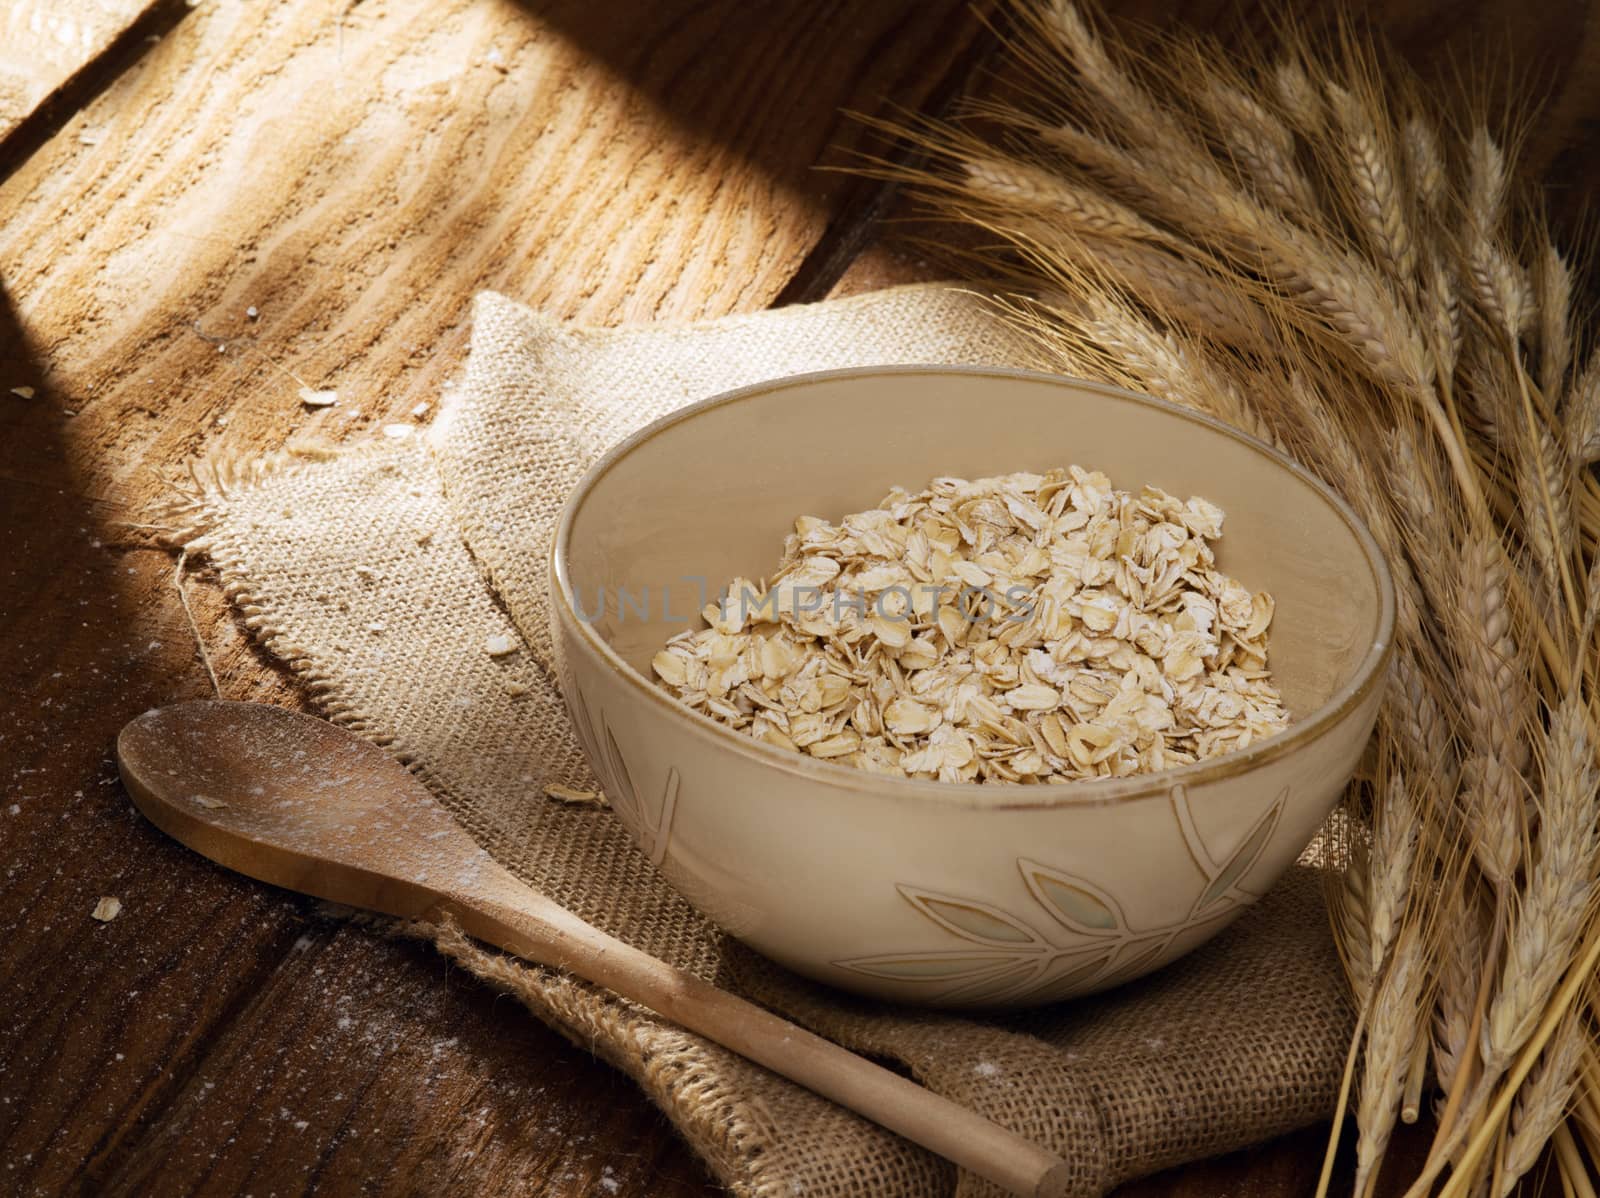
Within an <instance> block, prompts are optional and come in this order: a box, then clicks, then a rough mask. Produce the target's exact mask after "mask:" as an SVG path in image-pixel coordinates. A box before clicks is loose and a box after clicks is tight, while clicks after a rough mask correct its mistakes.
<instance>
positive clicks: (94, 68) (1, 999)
mask: <svg viewBox="0 0 1600 1198" xmlns="http://www.w3.org/2000/svg"><path fill="white" fill-rule="evenodd" d="M987 7H988V6H987V4H980V5H979V6H978V10H977V11H974V10H973V9H972V8H970V7H969V5H968V3H967V0H881V2H876V3H869V2H866V0H860V2H846V0H765V2H762V3H757V2H754V0H706V2H703V3H688V2H687V0H366V2H365V3H362V2H360V0H301V2H297V3H279V4H274V3H266V2H258V3H224V2H222V0H189V2H188V3H185V2H183V0H155V2H154V3H150V2H148V0H9V2H8V4H7V5H0V9H3V10H4V11H3V13H0V39H3V40H0V137H3V138H4V140H0V179H3V183H0V548H3V551H4V552H3V556H0V655H3V663H4V673H3V678H4V682H3V683H0V784H3V787H4V791H3V795H0V869H3V870H4V880H3V883H0V1194H12V1193H14V1194H18V1195H22V1194H55V1193H67V1192H83V1193H92V1194H96V1195H101V1194H105V1195H115V1194H134V1193H138V1194H160V1195H172V1194H186V1193H190V1192H206V1193H217V1194H230V1193H252V1194H257V1195H263V1194H278V1195H282V1194H291V1193H302V1192H309V1191H312V1190H319V1191H325V1192H328V1193H344V1192H357V1191H359V1192H362V1193H369V1192H373V1193H376V1192H386V1193H387V1192H427V1193H459V1194H468V1193H471V1194H479V1193H516V1194H528V1195H589V1194H594V1195H622V1196H624V1198H626V1196H630V1195H632V1196H642V1195H692V1194H706V1193H711V1192H714V1191H715V1187H714V1186H713V1185H712V1184H711V1183H710V1182H709V1181H708V1180H707V1178H706V1176H705V1174H704V1173H703V1172H702V1170H701V1168H700V1167H699V1165H698V1164H697V1163H696V1162H695V1160H694V1159H693V1158H691V1157H690V1156H689V1155H688V1153H687V1152H686V1150H685V1149H684V1148H683V1147H682V1146H681V1145H680V1144H679V1143H678V1142H677V1141H676V1139H675V1138H674V1137H673V1135H672V1133H671V1131H670V1129H669V1128H668V1127H667V1125H666V1124H665V1122H664V1121H663V1119H662V1118H661V1117H660V1116H659V1115H658V1114H657V1113H656V1112H655V1110H654V1109H653V1108H652V1107H651V1106H650V1105H649V1104H648V1103H646V1102H645V1101H644V1100H643V1099H642V1098H641V1097H640V1096H639V1095H638V1094H637V1093H636V1092H635V1090H634V1089H633V1088H632V1086H631V1085H630V1084H629V1083H627V1082H626V1081H625V1080H623V1079H622V1078H621V1077H620V1076H618V1075H616V1074H614V1073H612V1072H611V1071H610V1070H608V1069H607V1068H605V1067H604V1066H601V1065H599V1064H597V1063H596V1062H595V1061H593V1060H592V1059H590V1058H589V1057H588V1056H587V1055H586V1054H584V1053H583V1052H581V1051H579V1050H578V1049H575V1048H573V1047H571V1046H569V1045H568V1044H567V1043H566V1042H565V1041H563V1040H561V1039H559V1038H558V1037H557V1036H555V1035H554V1034H552V1033H551V1032H549V1031H547V1030H546V1029H545V1028H543V1027H542V1026H541V1025H539V1024H538V1023H536V1022H535V1021H534V1020H533V1019H531V1018H528V1017H526V1016H525V1015H524V1014H523V1013H522V1012H521V1011H520V1009H519V1008H516V1007H514V1006H512V1005H510V1004H509V1003H508V1002H505V1001H501V1000H500V999H498V998H497V997H496V995H494V994H493V993H491V992H490V991H488V990H487V989H485V988H484V987H482V986H481V985H479V984H477V983H476V982H475V981H474V980H473V979H471V978H468V977H465V976H462V975H460V974H459V973H452V972H451V971H450V970H448V969H447V968H446V967H445V966H444V965H443V964H442V963H441V962H440V960H439V959H438V958H437V957H435V956H434V955H432V954H431V953H430V952H429V951H427V950H425V949H421V948H418V947H415V946H412V945H407V944H399V943H393V942H390V941H387V940H384V939H381V938H379V937H377V936H375V935H373V934H371V933H370V932H368V931H366V930H363V929H362V928H360V927H358V926H352V925H351V924H349V923H347V922H345V921H342V920H340V919H339V918H337V917H334V916H331V915H329V914H326V913H324V912H321V911H319V910H318V908H317V907H316V906H315V905H314V904H312V903H310V902H306V901H302V900H300V899H298V898H296V897H294V896H291V895H287V894H282V893H278V892H276V891H272V890H268V889H267V888H265V887H262V886H258V885H255V884H252V883H250V882H247V881H244V880H242V879H240V878H237V877H234V876H232V875H230V874H227V873H225V872H223V871H221V870H219V869H216V868H213V867H212V866H210V865H209V864H208V863H206V862H205V861H203V860H201V859H199V858H197V857H195V856H193V855H191V854H190V853H188V852H187V851H186V850H184V849H181V848H179V847H177V846H176V845H174V844H172V843H170V842H168V841H167V840H165V839H164V838H163V837H162V836H161V835H159V834H158V833H156V832H155V831H154V830H153V829H151V828H150V827H149V826H147V825H146V824H144V823H143V822H142V821H141V820H140V819H139V817H138V816H136V815H135V814H134V813H133V811H132V810H131V809H130V807H129V805H128V802H127V799H126V797H125V796H124V794H123V792H122V789H121V786H120V785H119V783H118V781H117V778H116V773H115V769H114V767H113V764H112V762H111V759H110V757H109V754H108V750H109V747H110V745H111V742H112V739H113V736H114V735H115V732H116V730H117V728H118V727H119V726H120V725H121V724H122V723H123V722H124V721H125V720H127V719H128V718H129V717H131V716H132V715H134V714H136V713H137V712H139V711H141V710H143V709H145V708H146V707H149V706H152V705H155V704H159V703H165V702H170V701H173V700H177V699H184V698H193V697H197V696H202V695H206V694H208V693H210V687H209V684H208V683H207V681H206V678H205V675H204V673H203V672H202V670H201V667H200V664H199V660H198V657H197V654H196V651H195V639H194V636H193V635H192V634H191V631H190V628H189V625H188V623H187V621H186V619H185V616H184V612H183V609H182V607H181V605H180V603H179V592H178V590H177V589H176V588H175V586H174V573H173V560H172V558H171V557H170V556H169V555H167V554H166V553H164V552H162V551H161V550H160V549H159V548H158V547H157V545H156V531H155V530H153V529H151V528H149V527H148V523H149V519H148V511H149V507H150V503H151V500H152V499H153V498H155V497H157V496H160V495H161V494H163V493H164V491H165V490H166V489H167V487H168V486H169V485H170V480H171V479H172V478H173V477H174V476H175V474H176V472H177V471H178V469H179V468H180V467H182V465H183V464H184V463H185V462H187V461H189V460H190V459H192V458H195V457H196V456H198V455H203V454H206V453H209V452H212V451H215V450H222V449H228V450H241V449H244V450H267V449H271V448H275V447H277V446H280V445H282V444H283V443H284V442H285V441H286V440H288V439H289V438H292V437H294V436H296V435H299V434H315V435H334V436H340V437H344V436H355V435H359V434H361V433H363V432H365V431H367V430H369V429H372V428H373V427H374V426H376V425H379V424H382V423H384V422H388V421H393V420H414V419H417V418H418V416H419V415H422V416H425V415H426V413H427V412H428V411H429V410H431V407H432V405H433V404H434V403H435V402H436V401H437V399H438V396H439V394H440V390H441V388H442V387H443V386H444V385H445V383H446V382H447V380H448V379H449V378H450V377H451V376H452V374H453V373H454V372H455V371H457V370H458V369H459V367H460V365H461V362H462V357H463V352H464V345H465V327H464V322H465V318H466V313H467V302H468V298H469V296H470V295H471V294H472V292H474V291H475V290H477V289H479V288H482V287H492V288H497V289H500V290H503V291H505V292H508V293H510V294H512V295H514V296H517V297H518V298H521V299H524V300H527V301H529V302H531V303H533V304H536V305H538V306H540V307H541V308H543V309H545V310H547V311H550V312H553V313H557V314H560V315H562V316H567V317H575V318H582V319H585V320H589V321H596V322H614V321H623V320H648V319H652V318H664V317H693V316H700V315H707V314H716V313H724V312H731V311H740V310H750V309H756V308H761V307H763V306H767V305H772V304H779V303H785V302H790V301H796V300H806V299H813V298H817V297H821V296H824V295H828V294H831V293H837V292H842V291H849V290H859V289H862V288H866V287H871V286H875V285H878V284H880V283H881V282H883V281H885V280H889V279H902V278H909V277H917V276H919V275H921V274H923V273H925V271H926V267H925V266H923V265H922V264H919V263H917V262H914V261H907V260H905V259H904V258H902V257H898V256H896V255H895V254H893V253H892V252H890V251H888V250H885V249H884V248H883V245H882V240H883V239H882V236H881V235H882V232H883V223H884V217H885V215H886V214H887V213H889V212H890V210H891V207H892V197H891V196H890V194H889V193H888V192H887V191H886V190H885V189H884V188H882V187H880V186H878V185H876V184H872V183H868V182H865V181H863V180H861V179H857V178H853V177H849V176H846V175H843V174H838V173H827V172H822V171H819V170H817V169H815V168H816V167H818V166H819V165H838V164H840V163H842V162H844V161H846V159H847V157H848V154H849V152H850V151H851V150H853V149H860V148H863V147H864V146H868V143H867V141H866V140H865V138H864V134H863V130H862V127H861V126H860V125H859V124H858V123H856V122H854V121H852V120H851V119H849V118H847V117H845V116H842V115H841V114H840V113H841V109H853V110H858V111H861V112H866V113H876V114H882V113H886V112H888V111H890V110H891V109H892V108H895V107H899V108H903V109H913V110H923V111H937V110H939V109H940V108H941V107H942V106H943V105H945V104H946V103H947V102H948V100H949V99H950V97H951V96H952V95H954V94H955V93H956V92H957V91H958V90H959V89H960V88H962V87H964V86H967V85H968V84H969V83H970V82H971V81H972V80H974V79H975V78H976V77H977V72H978V71H979V68H980V64H982V63H983V62H984V60H985V59H986V57H987V56H988V54H989V52H990V49H991V36H990V34H989V33H988V32H987V31H986V28H985V24H984V22H983V20H982V19H981V18H982V16H983V13H984V11H985V10H986V9H987ZM1125 7H1126V8H1127V9H1128V11H1129V12H1130V13H1131V14H1132V15H1136V16H1143V17H1148V18H1152V19H1154V20H1156V21H1158V22H1159V21H1167V20H1170V19H1173V18H1174V11H1173V10H1174V8H1175V7H1176V8H1177V9H1179V10H1181V11H1180V12H1179V13H1178V14H1177V15H1178V16H1180V17H1181V18H1182V19H1185V20H1189V21H1191V22H1193V23H1196V24H1199V25H1206V26H1214V27H1222V28H1232V27H1234V26H1236V25H1238V24H1239V23H1250V22H1256V21H1260V20H1261V19H1262V18H1261V16H1260V13H1259V11H1258V10H1257V9H1256V8H1254V7H1253V5H1251V4H1249V3H1246V4H1243V5H1235V4H1233V3H1216V4H1192V5H1191V4H1185V5H1177V6H1174V5H1173V4H1171V3H1166V2H1164V0H1149V2H1148V3H1143V4H1136V5H1128V6H1125ZM1135 10H1136V11H1135ZM1373 11H1374V13H1375V15H1376V16H1377V18H1378V19H1379V21H1380V23H1381V24H1384V25H1386V26H1388V27H1389V28H1390V30H1391V31H1392V32H1393V33H1394V34H1395V36H1396V37H1397V38H1398V40H1399V42H1400V44H1401V45H1402V46H1403V47H1404V48H1406V49H1407V50H1408V51H1409V52H1411V53H1412V54H1413V56H1414V57H1415V58H1416V59H1417V60H1418V61H1419V62H1421V63H1423V64H1424V65H1427V64H1429V63H1437V62H1438V61H1439V60H1440V59H1439V56H1440V54H1441V53H1443V52H1444V51H1443V50H1442V49H1441V47H1440V45H1439V44H1437V43H1438V42H1439V40H1440V38H1439V34H1440V32H1441V31H1443V32H1444V33H1445V34H1447V35H1448V36H1447V37H1446V38H1445V39H1444V40H1445V41H1446V42H1448V43H1449V44H1450V45H1454V46H1457V47H1462V46H1466V45H1468V44H1471V43H1472V41H1473V39H1474V38H1476V37H1478V36H1479V35H1482V34H1483V33H1485V32H1486V31H1487V32H1488V33H1490V34H1493V35H1494V40H1496V41H1505V40H1509V41H1510V42H1511V43H1513V47H1514V49H1516V50H1519V51H1520V55H1521V61H1522V62H1523V64H1524V65H1525V66H1527V67H1530V68H1531V67H1533V66H1538V67H1540V68H1541V69H1542V70H1544V71H1546V75H1545V76H1544V77H1545V78H1547V79H1548V80H1549V81H1550V82H1549V87H1550V91H1551V94H1552V96H1553V109H1552V112H1553V114H1554V115H1553V116H1552V119H1551V120H1550V121H1549V122H1548V123H1546V124H1544V125H1542V126H1540V127H1539V129H1538V130H1537V131H1536V133H1535V138H1534V147H1533V149H1534V154H1535V157H1536V158H1537V159H1538V160H1539V161H1540V162H1541V163H1546V162H1549V161H1552V160H1556V161H1558V162H1560V163H1564V165H1563V166H1561V169H1560V175H1561V177H1562V178H1564V179H1566V180H1568V182H1569V184H1570V187H1569V191H1568V193H1567V195H1568V198H1567V199H1566V201H1565V202H1566V203H1567V204H1568V205H1569V207H1572V208H1573V209H1574V210H1576V207H1577V206H1578V205H1579V204H1580V203H1581V195H1582V190H1583V188H1582V184H1583V183H1584V182H1585V181H1586V180H1587V179H1588V178H1590V177H1592V175H1593V173H1594V170H1595V165H1596V164H1595V161H1594V156H1593V155H1589V154H1586V153H1584V150H1585V148H1586V146H1585V143H1584V142H1583V141H1582V140H1581V137H1580V135H1583V136H1588V135H1587V133H1586V130H1587V129H1590V128H1592V126H1589V125H1587V124H1586V122H1585V118H1588V117H1591V116H1592V115H1593V114H1594V113H1595V111H1596V109H1597V97H1596V90H1597V88H1600V73H1597V72H1595V71H1593V70H1590V69H1583V70H1579V69H1577V67H1579V66H1583V65H1585V64H1589V65H1592V63H1593V59H1594V56H1595V38H1596V34H1597V31H1596V18H1595V16H1594V14H1593V13H1592V12H1591V11H1590V10H1589V7H1588V6H1587V5H1586V4H1583V3H1576V2H1565V3H1552V4H1547V5H1544V6H1535V5H1528V4H1519V3H1515V2H1514V0H1504V2H1501V3H1461V2H1456V3H1452V2H1448V0H1394V2H1392V3H1383V4H1378V5H1376V7H1375V9H1374V10H1373ZM879 148H882V147H879ZM302 383H304V384H307V385H310V386H313V387H336V388H337V389H338V391H339V395H340V402H339V404H338V406H337V407H334V408H330V409H325V410H320V411H313V410H310V409H308V408H306V407H305V406H304V405H302V404H301V402H300V400H299V398H298V397H297V390H298V388H299V387H300V386H301V385H302ZM190 594H191V597H192V601H193V605H194V609H195V616H196V619H197V622H198V629H199V633H200V636H201V637H202V638H203V640H204V643H205V646H206V650H207V652H208V654H209V656H210V659H211V661H212V662H213V663H214V664H215V666H216V668H217V671H218V674H219V676H220V681H221V688H222V690H223V692H224V693H225V694H226V695H227V696H228V697H232V698H239V699H256V700H265V701H270V702H276V703H285V704H291V705H301V706H304V705H307V697H306V695H305V694H304V693H303V691H302V690H301V688H300V687H299V686H298V685H297V684H296V683H295V682H294V681H293V679H292V678H291V677H290V675H289V674H288V673H287V672H286V671H285V669H284V668H283V667H282V666H281V665H279V664H278V663H277V662H275V661H272V660H270V659H268V658H267V657H265V656H264V655H263V654H262V653H260V652H259V651H258V650H257V649H256V648H255V647H254V646H253V645H252V644H251V642H250V641H249V639H248V636H247V635H246V634H245V632H244V631H243V629H242V627H241V625H240V624H239V623H238V621H237V620H236V619H235V618H234V616H233V615H232V613H230V612H229V611H228V610H226V608H225V607H224V605H223V604H222V602H221V600H220V598H219V596H218V595H217V594H216V593H215V591H214V590H211V589H210V588H207V587H203V586H197V585H192V584H191V587H190ZM102 895H114V896H117V897H119V898H120V899H121V901H122V903H123V911H122V914H121V916H120V917H119V918H117V919H116V920H115V921H114V922H111V923H99V922H97V921H95V920H94V919H92V918H91V917H90V912H91V911H92V910H93V908H94V907H95V904H96V900H97V899H98V898H99V897H100V896H102ZM1323 1138H1324V1133H1323V1131H1321V1130H1320V1129H1311V1130H1310V1131H1308V1132H1306V1133H1304V1134H1302V1135H1300V1136H1295V1137H1290V1138H1288V1139H1286V1140H1283V1141H1280V1142H1279V1143H1277V1144H1274V1145H1268V1146H1266V1147H1263V1148H1261V1149H1258V1150H1256V1151H1253V1152H1249V1153H1245V1154H1242V1155H1240V1156H1237V1157H1234V1158H1230V1159H1228V1160H1224V1161H1221V1162H1213V1163H1208V1164H1205V1165H1201V1166H1195V1167H1193V1168H1190V1169H1187V1170H1183V1171H1180V1172H1178V1173H1175V1174H1171V1175H1167V1176H1164V1177H1161V1178H1157V1179H1152V1180H1150V1181H1148V1182H1145V1183H1142V1184H1140V1185H1138V1186H1134V1187H1131V1188H1130V1189H1129V1190H1128V1191H1126V1192H1127V1193H1128V1194H1139V1195H1144V1196H1146V1198H1154V1196H1156V1195H1168V1196H1176V1195H1194V1196H1198V1195H1210V1194H1217V1193H1223V1192H1227V1193H1236V1194H1255V1195H1288V1194H1298V1193H1301V1192H1303V1191H1305V1190H1306V1189H1307V1188H1308V1186H1309V1184H1310V1181H1311V1179H1312V1178H1313V1177H1314V1173H1315V1169H1316V1166H1317V1163H1318V1160H1319V1158H1320V1153H1321V1147H1322V1142H1323Z"/></svg>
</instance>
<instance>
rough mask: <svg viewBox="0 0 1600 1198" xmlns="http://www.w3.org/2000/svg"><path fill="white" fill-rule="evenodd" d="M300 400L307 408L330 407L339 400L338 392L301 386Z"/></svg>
mask: <svg viewBox="0 0 1600 1198" xmlns="http://www.w3.org/2000/svg"><path fill="white" fill-rule="evenodd" d="M300 402H301V403H303V404H305V405H306V407H308V408H331V407H332V406H333V405H334V404H336V403H338V402H339V393H338V392H337V391H318V390H317V389H316V388H314V387H301V388H300Z"/></svg>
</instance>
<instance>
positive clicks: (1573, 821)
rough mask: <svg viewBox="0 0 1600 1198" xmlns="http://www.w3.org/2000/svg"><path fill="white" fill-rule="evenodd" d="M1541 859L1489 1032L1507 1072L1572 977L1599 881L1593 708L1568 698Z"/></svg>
mask: <svg viewBox="0 0 1600 1198" xmlns="http://www.w3.org/2000/svg"><path fill="white" fill-rule="evenodd" d="M1544 766H1545V769H1544V775H1545V792H1544V795H1543V799H1542V801H1541V802H1540V804H1539V830H1538V833H1537V837H1536V841H1535V854H1536V855H1535V858H1534V861H1533V863H1532V865H1531V867H1530V869H1529V873H1528V883H1527V887H1526V890H1525V891H1524V893H1523V894H1522V900H1521V902H1520V904H1519V905H1518V906H1517V907H1516V909H1515V911H1514V912H1513V918H1512V922H1511V926H1510V932H1509V934H1508V936H1507V938H1506V959H1505V964H1504V966H1503V968H1502V971H1501V978H1500V986H1499V991H1498V993H1497V994H1496V996H1495V1000H1494V1003H1493V1004H1492V1005H1491V1006H1490V1008H1489V1015H1488V1019H1487V1020H1485V1022H1484V1026H1483V1045H1482V1051H1483V1059H1484V1064H1485V1066H1486V1067H1487V1068H1488V1069H1489V1070H1490V1071H1491V1072H1494V1073H1498V1072H1500V1071H1502V1070H1504V1069H1505V1068H1506V1067H1507V1066H1508V1065H1509V1064H1510V1063H1511V1061H1512V1060H1513V1059H1514V1058H1515V1057H1516V1055H1517V1053H1518V1052H1519V1051H1520V1050H1521V1049H1522V1047H1523V1045H1525V1044H1526V1043H1527V1041H1528V1037H1529V1036H1530V1035H1531V1034H1532V1031H1533V1028H1534V1026H1535V1025H1536V1024H1537V1022H1538V1020H1539V1017H1540V1016H1541V1015H1542V1014H1543V1013H1544V1011H1545V1009H1546V1005H1547V1002H1548V999H1549V996H1550V994H1551V993H1552V992H1553V991H1554V990H1555V987H1556V983H1557V982H1559V981H1560V980H1561V976H1562V974H1564V973H1565V972H1566V966H1567V962H1568V961H1569V960H1571V957H1572V953H1573V949H1574V948H1575V946H1576V945H1577V942H1578V936H1579V934H1580V933H1581V932H1582V931H1583V928H1584V923H1585V920H1586V919H1587V917H1588V915H1589V912H1590V907H1591V904H1592V902H1593V901H1594V898H1595V885H1596V882H1597V880H1600V869H1597V867H1600V853H1597V850H1600V826H1597V825H1596V822H1595V819H1594V813H1595V798H1596V775H1595V770H1594V746H1593V744H1592V743H1591V741H1590V738H1589V717H1588V712H1587V710H1586V705H1585V704H1584V703H1583V702H1582V701H1581V700H1579V699H1576V698H1569V699H1568V700H1566V701H1565V702H1563V703H1562V704H1561V705H1560V706H1559V707H1558V708H1557V709H1556V711H1555V712H1554V713H1553V714H1552V715H1551V718H1550V729H1549V732H1548V733H1547V735H1546V738H1545V753H1544Z"/></svg>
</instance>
